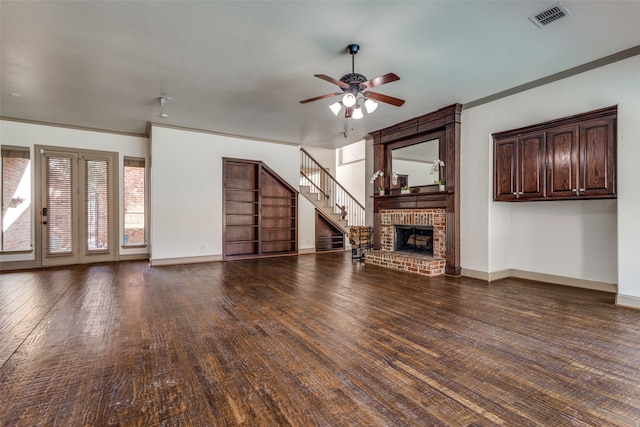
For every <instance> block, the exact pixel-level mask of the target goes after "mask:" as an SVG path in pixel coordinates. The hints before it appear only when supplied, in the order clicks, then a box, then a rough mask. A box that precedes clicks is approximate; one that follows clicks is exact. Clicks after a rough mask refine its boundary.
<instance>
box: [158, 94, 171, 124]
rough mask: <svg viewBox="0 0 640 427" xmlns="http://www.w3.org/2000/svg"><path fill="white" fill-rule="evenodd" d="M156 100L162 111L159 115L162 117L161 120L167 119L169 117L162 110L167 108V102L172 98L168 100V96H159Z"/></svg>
mask: <svg viewBox="0 0 640 427" xmlns="http://www.w3.org/2000/svg"><path fill="white" fill-rule="evenodd" d="M158 99H159V100H160V108H161V109H162V112H161V113H160V117H162V118H163V119H166V118H167V117H169V115H168V114H167V113H166V112H165V111H164V108H165V107H166V106H167V104H168V103H169V102H171V101H173V98H170V97H168V96H161V97H160V98H158Z"/></svg>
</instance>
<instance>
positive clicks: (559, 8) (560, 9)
mask: <svg viewBox="0 0 640 427" xmlns="http://www.w3.org/2000/svg"><path fill="white" fill-rule="evenodd" d="M568 15H571V12H569V11H568V10H567V8H566V7H564V5H563V4H562V3H558V4H556V5H554V6H551V7H550V8H548V9H546V10H543V11H542V12H540V13H538V14H537V15H533V16H530V17H529V21H531V22H533V23H534V24H535V25H536V26H537V27H538V28H542V27H544V26H545V25H549V24H550V23H552V22H553V21H557V20H558V19H560V18H564V17H565V16H568Z"/></svg>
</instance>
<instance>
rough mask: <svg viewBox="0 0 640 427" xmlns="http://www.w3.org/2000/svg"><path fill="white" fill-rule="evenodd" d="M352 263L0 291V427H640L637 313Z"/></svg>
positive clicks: (89, 275) (47, 278)
mask: <svg viewBox="0 0 640 427" xmlns="http://www.w3.org/2000/svg"><path fill="white" fill-rule="evenodd" d="M613 301H614V296H613V295H612V294H607V293H602V292H595V291H589V290H582V289H576V288H569V287H562V286H553V285H546V284H542V283H535V282H529V281H525V280H515V279H513V280H511V279H510V280H502V281H499V282H494V283H491V284H487V283H484V282H480V281H476V280H471V279H464V278H462V279H457V278H448V277H442V278H435V279H428V278H424V277H422V276H416V275H412V274H408V273H403V272H399V271H394V270H389V269H384V268H380V267H375V266H369V265H366V266H365V265H363V264H361V263H358V262H352V260H351V254H350V253H348V252H334V253H322V254H317V255H303V256H298V257H282V258H271V259H256V260H243V261H232V262H225V263H222V262H219V263H211V264H199V265H188V266H174V267H157V268H152V267H149V266H148V265H147V264H146V263H142V262H130V263H120V264H108V265H95V266H75V267H70V268H58V269H52V270H42V271H29V272H13V273H3V274H2V275H0V425H1V426H85V425H89V426H110V425H121V426H154V425H171V426H191V425H193V426H228V425H247V426H286V425H293V426H476V427H477V426H492V425H504V426H518V427H519V426H554V427H555V426H638V425H640V421H639V420H640V311H634V310H629V309H624V308H618V307H615V306H614V305H613Z"/></svg>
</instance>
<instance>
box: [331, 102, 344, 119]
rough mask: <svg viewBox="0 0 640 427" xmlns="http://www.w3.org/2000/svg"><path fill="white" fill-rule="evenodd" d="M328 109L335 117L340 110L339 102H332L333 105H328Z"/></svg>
mask: <svg viewBox="0 0 640 427" xmlns="http://www.w3.org/2000/svg"><path fill="white" fill-rule="evenodd" d="M329 109H330V110H331V112H332V113H333V114H334V115H336V116H337V115H338V113H339V112H340V110H341V109H342V104H340V102H334V103H333V104H331V105H329Z"/></svg>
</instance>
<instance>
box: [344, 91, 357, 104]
mask: <svg viewBox="0 0 640 427" xmlns="http://www.w3.org/2000/svg"><path fill="white" fill-rule="evenodd" d="M342 103H343V104H344V106H345V107H353V106H354V105H356V97H355V96H353V94H352V93H348V94H346V95H345V96H344V97H342Z"/></svg>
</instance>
